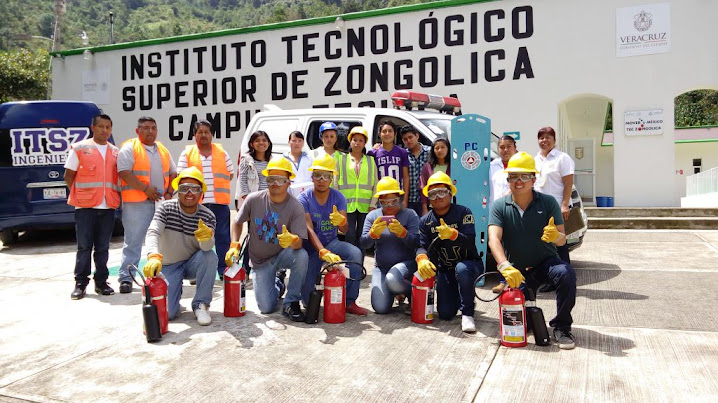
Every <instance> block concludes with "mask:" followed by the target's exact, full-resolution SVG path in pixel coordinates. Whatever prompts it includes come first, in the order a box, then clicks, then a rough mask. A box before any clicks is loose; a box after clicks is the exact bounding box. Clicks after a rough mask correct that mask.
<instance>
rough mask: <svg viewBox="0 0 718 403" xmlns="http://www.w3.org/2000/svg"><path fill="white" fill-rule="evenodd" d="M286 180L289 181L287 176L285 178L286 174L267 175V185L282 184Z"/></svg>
mask: <svg viewBox="0 0 718 403" xmlns="http://www.w3.org/2000/svg"><path fill="white" fill-rule="evenodd" d="M287 182H289V178H287V177H286V176H279V175H272V176H267V186H272V185H276V186H282V185H284V184H285V183H287Z"/></svg>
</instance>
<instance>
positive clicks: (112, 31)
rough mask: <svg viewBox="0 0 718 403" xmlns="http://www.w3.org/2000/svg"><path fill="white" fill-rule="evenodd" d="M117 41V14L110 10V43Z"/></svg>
mask: <svg viewBox="0 0 718 403" xmlns="http://www.w3.org/2000/svg"><path fill="white" fill-rule="evenodd" d="M113 43H115V14H114V13H113V12H112V11H110V45H112V44H113Z"/></svg>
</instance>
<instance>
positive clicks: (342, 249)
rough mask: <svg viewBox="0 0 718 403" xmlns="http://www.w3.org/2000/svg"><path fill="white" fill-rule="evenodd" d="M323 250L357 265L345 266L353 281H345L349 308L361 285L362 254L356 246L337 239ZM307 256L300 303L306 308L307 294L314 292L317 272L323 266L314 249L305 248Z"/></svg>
mask: <svg viewBox="0 0 718 403" xmlns="http://www.w3.org/2000/svg"><path fill="white" fill-rule="evenodd" d="M324 248H325V249H327V250H329V251H330V252H332V253H334V254H337V255H339V257H341V258H342V260H348V261H350V262H356V263H358V265H357V264H348V265H346V266H347V269H349V276H350V277H351V278H353V279H354V280H350V279H347V306H349V305H351V304H353V303H354V302H356V300H357V298H358V297H359V286H360V284H361V280H360V279H361V274H362V267H363V263H364V258H363V256H362V253H361V251H360V250H359V248H357V247H356V246H354V245H352V244H350V243H348V242H342V241H340V240H339V239H333V240H332V241H331V242H329V243H328V244H326V245H324ZM307 254H308V255H309V266H308V268H307V275H306V279H305V280H304V287H303V288H302V301H303V302H304V306H307V305H308V303H309V294H310V293H311V292H312V291H313V290H314V286H315V284H316V283H317V276H318V275H319V270H320V269H321V267H322V264H323V262H322V260H321V259H320V258H319V253H317V251H316V250H314V248H312V247H309V248H307Z"/></svg>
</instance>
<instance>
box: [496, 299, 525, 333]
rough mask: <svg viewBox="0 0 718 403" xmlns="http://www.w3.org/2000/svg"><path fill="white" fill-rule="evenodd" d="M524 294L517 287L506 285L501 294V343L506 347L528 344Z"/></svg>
mask: <svg viewBox="0 0 718 403" xmlns="http://www.w3.org/2000/svg"><path fill="white" fill-rule="evenodd" d="M524 302H525V300H524V294H523V293H522V292H521V291H520V290H518V289H515V288H511V287H506V289H505V290H504V292H503V293H501V296H499V324H500V327H501V345H503V346H506V347H524V346H526V309H525V308H524Z"/></svg>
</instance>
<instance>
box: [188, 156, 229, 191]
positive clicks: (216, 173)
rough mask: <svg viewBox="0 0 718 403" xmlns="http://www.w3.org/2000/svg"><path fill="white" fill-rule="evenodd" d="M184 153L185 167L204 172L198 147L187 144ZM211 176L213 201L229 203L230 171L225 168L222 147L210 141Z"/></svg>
mask: <svg viewBox="0 0 718 403" xmlns="http://www.w3.org/2000/svg"><path fill="white" fill-rule="evenodd" d="M184 153H185V156H186V157H187V167H192V166H193V167H195V168H197V169H199V171H200V172H202V173H203V174H204V171H203V170H202V158H200V153H199V147H197V146H196V145H193V146H187V147H186V148H185V151H184ZM212 177H213V178H214V201H215V202H216V203H217V204H229V187H230V185H229V179H230V172H229V171H228V170H227V161H226V159H225V154H224V148H222V146H221V145H219V144H215V143H212ZM206 179H207V178H205V181H206Z"/></svg>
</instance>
